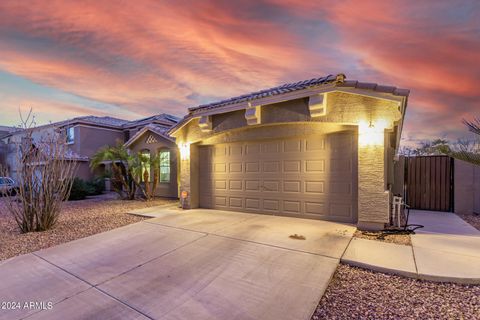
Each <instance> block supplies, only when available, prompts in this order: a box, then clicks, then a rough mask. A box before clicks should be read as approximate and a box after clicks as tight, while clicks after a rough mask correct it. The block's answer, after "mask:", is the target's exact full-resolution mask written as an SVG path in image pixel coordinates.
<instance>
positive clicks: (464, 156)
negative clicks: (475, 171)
mask: <svg viewBox="0 0 480 320" xmlns="http://www.w3.org/2000/svg"><path fill="white" fill-rule="evenodd" d="M462 122H463V124H464V125H465V126H467V128H468V130H469V131H470V132H473V133H474V134H475V135H477V136H478V137H479V141H478V142H473V143H470V142H466V141H464V142H460V143H458V148H457V150H452V151H450V152H448V153H447V154H449V155H450V156H452V157H454V158H456V159H459V160H463V161H467V162H470V163H473V164H477V165H480V118H474V119H473V120H472V121H468V120H465V119H463V120H462Z"/></svg>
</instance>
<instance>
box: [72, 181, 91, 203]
mask: <svg viewBox="0 0 480 320" xmlns="http://www.w3.org/2000/svg"><path fill="white" fill-rule="evenodd" d="M88 191H89V190H88V186H87V184H86V183H85V181H83V180H82V179H80V178H75V179H73V183H72V190H71V191H70V196H69V197H68V200H69V201H70V200H83V199H85V198H86V197H87V195H88Z"/></svg>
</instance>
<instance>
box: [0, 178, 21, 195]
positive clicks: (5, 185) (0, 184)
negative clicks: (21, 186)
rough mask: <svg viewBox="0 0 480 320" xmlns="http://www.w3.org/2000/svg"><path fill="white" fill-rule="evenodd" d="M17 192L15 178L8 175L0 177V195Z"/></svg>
mask: <svg viewBox="0 0 480 320" xmlns="http://www.w3.org/2000/svg"><path fill="white" fill-rule="evenodd" d="M16 192H17V184H16V182H15V180H13V179H12V178H9V177H0V195H4V194H6V193H8V194H15V193H16Z"/></svg>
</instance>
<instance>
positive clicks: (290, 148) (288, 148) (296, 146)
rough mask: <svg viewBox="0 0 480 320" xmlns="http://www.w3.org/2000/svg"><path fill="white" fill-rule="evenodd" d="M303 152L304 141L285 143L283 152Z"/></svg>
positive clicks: (286, 141) (288, 141)
mask: <svg viewBox="0 0 480 320" xmlns="http://www.w3.org/2000/svg"><path fill="white" fill-rule="evenodd" d="M301 150H302V140H301V139H295V140H285V141H284V142H283V152H300V151H301Z"/></svg>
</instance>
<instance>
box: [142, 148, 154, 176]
mask: <svg viewBox="0 0 480 320" xmlns="http://www.w3.org/2000/svg"><path fill="white" fill-rule="evenodd" d="M145 171H146V172H147V173H148V181H152V178H151V176H150V150H142V177H141V181H142V182H145Z"/></svg>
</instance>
